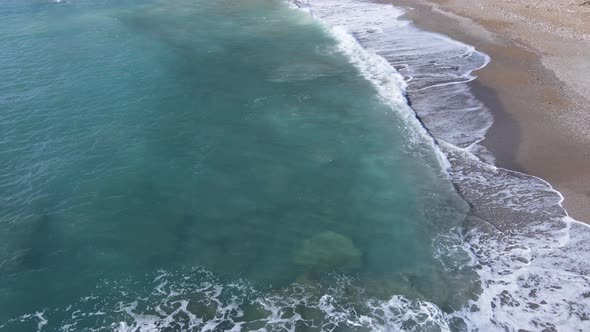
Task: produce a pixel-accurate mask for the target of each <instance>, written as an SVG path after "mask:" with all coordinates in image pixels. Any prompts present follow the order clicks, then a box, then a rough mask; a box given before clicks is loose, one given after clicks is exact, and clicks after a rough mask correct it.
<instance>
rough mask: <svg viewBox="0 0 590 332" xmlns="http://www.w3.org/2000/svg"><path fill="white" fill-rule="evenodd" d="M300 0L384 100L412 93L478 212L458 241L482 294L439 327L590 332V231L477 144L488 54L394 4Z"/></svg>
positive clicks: (483, 118)
mask: <svg viewBox="0 0 590 332" xmlns="http://www.w3.org/2000/svg"><path fill="white" fill-rule="evenodd" d="M296 3H297V4H298V5H299V6H300V7H305V8H306V11H307V12H309V13H311V14H312V15H314V16H315V17H316V18H317V19H319V20H320V21H322V22H323V23H324V24H326V25H327V26H329V27H331V29H332V31H333V33H334V35H335V36H336V37H337V38H338V39H339V41H340V43H341V45H342V46H343V47H342V49H341V51H342V52H343V53H345V54H347V55H348V56H349V57H350V59H351V62H352V63H353V64H355V66H357V68H359V70H360V72H361V73H362V74H363V75H364V76H365V77H366V78H367V79H369V80H370V81H371V82H373V83H374V84H375V85H376V86H377V89H378V91H379V93H380V94H381V96H383V97H385V98H390V100H391V101H392V102H393V103H395V104H396V106H398V105H399V103H400V98H401V97H403V92H404V90H405V91H406V92H407V97H408V98H409V101H411V104H412V108H413V109H414V110H415V111H416V112H417V114H418V116H419V117H420V119H421V121H422V123H423V124H424V125H425V127H426V128H427V129H428V131H429V132H430V134H432V135H433V136H434V137H435V138H436V139H437V141H438V143H439V144H440V147H441V150H442V151H443V152H444V155H445V156H446V157H445V158H444V159H448V161H449V164H448V170H449V176H450V178H451V179H452V182H453V183H454V184H455V186H456V187H457V189H458V191H459V192H460V194H461V195H462V196H463V197H464V198H465V200H466V201H467V202H469V203H470V204H471V205H472V206H473V209H472V215H471V216H470V217H469V219H468V222H467V225H466V227H465V230H464V232H465V235H464V236H463V237H461V239H460V242H458V243H459V245H460V246H464V247H466V248H467V249H468V250H470V251H471V252H472V253H473V258H474V260H476V261H477V264H478V266H479V270H478V273H479V275H480V277H481V281H482V292H481V294H480V296H479V297H478V299H477V301H472V302H471V303H470V305H469V306H467V307H466V308H465V309H463V310H458V311H457V312H455V313H452V314H448V315H446V316H445V320H444V321H443V322H438V324H437V325H438V326H439V328H441V329H443V330H444V329H447V328H448V324H447V322H450V321H451V320H453V319H454V318H460V319H461V321H462V322H463V323H464V324H465V328H466V329H468V330H480V331H493V330H499V331H517V330H521V329H522V330H527V331H533V330H547V331H553V330H555V329H558V330H568V331H587V330H590V313H589V312H590V279H589V277H588V276H589V274H590V267H589V265H588V264H587V260H588V258H590V244H588V243H589V242H590V241H588V239H590V227H588V225H586V224H583V223H579V222H577V221H575V220H573V219H571V218H570V217H569V216H568V215H567V213H566V211H565V210H564V209H563V208H562V206H561V203H562V201H563V197H562V196H561V194H560V193H559V192H557V191H555V190H554V189H553V188H552V187H551V186H550V185H549V184H548V183H547V182H545V181H543V180H542V179H539V178H536V177H533V176H528V175H525V174H522V173H518V172H513V171H509V170H505V169H501V168H497V167H495V166H493V163H494V157H493V156H492V155H491V153H489V151H487V150H486V149H485V148H484V147H483V146H481V145H479V144H478V143H479V142H480V141H482V140H483V139H484V138H485V135H486V133H487V131H488V129H489V128H490V127H491V125H492V123H493V117H492V115H491V113H490V112H489V111H488V110H487V109H486V107H485V105H483V103H481V102H480V101H479V100H477V99H476V98H475V97H474V96H473V94H472V92H471V89H470V86H469V85H468V84H466V83H468V82H470V81H472V80H474V79H475V78H476V76H475V75H473V72H474V71H475V70H478V69H481V68H483V67H484V66H486V65H487V64H488V63H489V57H488V56H487V55H485V54H483V53H480V52H478V51H476V50H475V49H474V48H473V47H472V46H470V45H465V44H463V43H460V42H458V41H455V40H452V39H450V38H448V37H446V36H442V35H440V34H435V33H430V32H426V31H422V30H420V29H417V28H416V27H414V26H413V25H412V24H411V22H409V21H405V20H400V19H399V17H400V16H401V15H402V14H403V13H404V10H403V9H400V8H397V7H394V6H392V5H390V4H382V3H374V2H366V1H355V0H338V1H334V0H305V1H297V2H296ZM351 40H355V41H356V42H357V45H359V46H362V47H363V48H364V49H365V52H366V53H364V52H363V51H360V50H358V48H357V47H356V46H353V45H352V44H353V43H352V42H351ZM367 53H368V54H367ZM393 68H396V69H397V70H398V71H395V70H394V69H393ZM379 71H380V72H379ZM400 74H401V75H403V76H404V78H405V81H404V82H401V80H400V77H401V76H400ZM382 75H385V76H389V78H382V77H383V76H382ZM395 84H397V85H398V86H397V87H394V86H392V85H395ZM398 109H400V110H405V109H404V108H403V107H402V108H398ZM407 118H409V117H407ZM439 240H440V239H439ZM442 240H445V241H448V240H449V239H442ZM453 243H455V244H453ZM456 245H457V242H456V241H454V242H453V241H451V242H450V243H445V244H444V245H442V246H440V248H448V249H449V250H452V248H453V246H456ZM450 263H451V264H462V263H461V262H450ZM470 264H473V262H471V263H470ZM392 326H393V325H392ZM390 328H391V326H390Z"/></svg>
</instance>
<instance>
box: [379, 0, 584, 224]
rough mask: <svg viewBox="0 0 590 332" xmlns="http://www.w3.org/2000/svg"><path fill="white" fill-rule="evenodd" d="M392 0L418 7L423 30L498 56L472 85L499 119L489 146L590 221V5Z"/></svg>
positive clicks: (411, 15) (412, 14)
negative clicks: (552, 190)
mask: <svg viewBox="0 0 590 332" xmlns="http://www.w3.org/2000/svg"><path fill="white" fill-rule="evenodd" d="M389 1H393V3H394V4H396V5H401V6H406V7H412V8H414V10H411V11H409V12H408V13H407V14H406V17H407V18H408V19H411V20H413V21H414V23H415V24H416V25H417V26H418V27H421V28H423V29H426V30H429V31H434V32H439V33H442V34H445V35H448V36H450V37H452V38H454V39H456V40H459V41H462V42H464V43H467V44H471V45H474V46H475V47H476V48H477V49H478V50H480V51H483V52H485V53H487V54H488V55H489V56H490V57H491V63H490V64H489V65H488V66H487V67H485V68H484V69H482V70H480V71H478V72H476V75H477V76H478V79H477V80H475V81H473V82H471V87H472V89H473V91H474V93H475V95H476V96H477V97H478V98H479V99H480V100H481V101H483V102H484V103H485V104H486V106H487V107H488V108H489V109H490V110H491V111H492V112H493V114H494V118H495V122H494V125H493V126H492V128H491V129H490V131H489V132H488V134H487V136H486V140H485V141H483V142H482V144H483V145H484V146H486V147H487V148H488V149H489V150H490V151H492V152H493V153H494V155H495V157H496V159H497V165H498V166H500V167H504V168H508V169H513V170H517V171H521V172H524V173H527V174H531V175H534V176H538V177H540V178H542V179H544V180H547V181H548V182H549V183H551V185H552V186H553V187H554V188H555V189H557V190H558V191H560V192H561V193H562V194H563V195H564V197H565V201H564V206H565V208H566V209H567V210H568V212H569V214H570V215H571V216H572V217H573V218H575V219H577V220H579V221H585V222H590V20H588V17H590V5H589V6H585V5H584V6H580V5H579V4H578V3H577V2H580V3H581V1H577V2H575V1H573V2H572V1H562V0H557V1H554V2H549V1H547V2H546V3H544V2H540V3H539V1H533V0H524V1H518V2H514V1H506V0H485V1H479V2H477V3H473V2H472V1H469V0H437V1H408V0H389ZM572 3H573V4H572ZM584 17H585V18H586V19H584Z"/></svg>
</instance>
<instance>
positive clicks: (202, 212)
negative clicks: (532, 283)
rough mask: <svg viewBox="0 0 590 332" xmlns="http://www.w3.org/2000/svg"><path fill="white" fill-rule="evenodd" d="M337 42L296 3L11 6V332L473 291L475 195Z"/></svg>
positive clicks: (0, 205)
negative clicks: (469, 251)
mask: <svg viewBox="0 0 590 332" xmlns="http://www.w3.org/2000/svg"><path fill="white" fill-rule="evenodd" d="M338 43H339V42H338V40H337V39H336V38H335V37H334V36H333V35H332V34H331V33H330V32H329V30H328V29H327V28H325V27H323V26H322V25H321V24H320V23H318V22H315V21H314V20H313V19H312V18H311V17H309V15H307V14H306V13H304V12H301V11H299V10H296V9H293V8H291V7H290V6H289V5H288V4H287V3H284V2H281V1H278V0H247V1H228V0H218V1H202V0H192V1H187V0H169V1H147V0H146V1H140V0H128V1H109V0H106V1H105V0H100V1H99V0H83V1H77V0H76V1H64V2H60V3H54V2H49V1H27V0H18V1H13V0H8V1H3V2H2V3H0V50H2V51H1V52H0V160H1V161H2V162H1V163H0V330H6V331H30V330H35V328H39V329H40V330H44V331H55V330H58V329H59V328H62V330H63V331H68V328H69V329H70V330H71V331H78V330H92V329H94V330H101V328H102V330H105V331H108V330H113V329H116V328H119V329H120V330H121V331H127V330H128V331H131V330H133V329H134V328H135V330H133V331H148V330H149V329H147V327H146V328H145V329H141V328H142V327H141V326H142V325H141V324H143V323H142V322H143V321H142V320H141V319H142V317H143V318H145V317H148V318H145V320H146V321H149V322H150V323H149V324H154V326H157V327H159V328H160V329H162V330H166V328H165V327H166V326H168V328H169V330H171V331H172V330H178V329H181V328H184V329H190V328H194V329H203V328H204V327H205V326H207V322H212V323H211V324H218V326H217V329H219V330H222V329H228V328H231V327H236V326H238V325H240V324H242V325H243V324H250V323H252V322H256V324H259V325H261V326H266V328H267V329H271V327H272V326H275V327H276V326H287V325H285V324H287V323H285V322H283V321H280V319H278V320H277V319H276V317H274V316H272V315H271V312H272V310H270V309H269V308H270V307H269V306H267V307H265V305H263V303H266V304H267V305H268V303H270V302H264V301H262V300H260V299H268V298H270V297H272V296H278V298H280V300H277V303H275V305H276V307H279V308H282V309H281V310H283V313H286V312H288V313H287V314H286V315H290V316H289V317H291V318H293V317H295V316H296V315H295V312H296V313H298V314H300V316H302V317H304V318H305V319H303V318H302V319H301V320H297V319H292V321H291V322H290V323H289V324H292V325H289V326H298V328H303V327H304V326H305V327H307V328H309V329H310V330H319V329H321V328H322V326H323V325H322V324H324V323H325V322H327V321H331V318H330V315H332V314H331V313H327V311H326V310H324V309H321V308H323V307H322V305H325V303H323V304H322V302H321V301H326V298H325V296H328V295H329V297H330V298H331V299H333V300H334V301H336V302H338V303H340V304H341V306H342V307H343V308H348V309H350V308H353V309H354V310H353V311H354V312H355V313H359V314H358V315H357V316H356V318H351V320H350V322H346V321H343V322H342V325H341V326H348V327H350V328H352V327H353V325H354V324H352V323H351V322H357V323H358V322H360V320H359V317H360V313H363V312H364V314H366V315H367V316H370V317H376V318H375V321H376V322H377V321H380V319H381V318H379V317H380V315H381V316H382V313H381V312H378V311H375V310H374V309H371V308H370V307H367V301H377V302H375V303H380V304H379V305H382V304H383V303H387V302H386V301H388V300H390V299H392V298H393V299H396V301H398V302H399V303H402V304H403V303H405V302H404V301H407V305H408V307H407V308H406V309H400V310H402V311H400V312H398V314H399V315H400V316H401V313H403V312H404V311H403V310H406V311H412V310H415V311H416V312H417V313H419V312H421V310H422V309H423V308H421V307H420V305H417V303H419V302H416V301H425V303H426V302H427V303H428V304H432V305H435V306H437V307H438V308H441V309H442V310H443V311H449V310H452V308H453V307H456V306H460V305H462V304H464V302H465V299H466V298H467V297H469V296H471V294H472V292H473V288H474V287H475V286H474V284H475V283H474V282H472V281H473V280H472V279H473V272H472V271H471V269H470V268H467V267H464V266H463V265H462V264H445V262H449V261H453V262H455V263H456V262H463V261H467V260H468V258H467V257H466V254H465V253H464V252H462V251H461V250H454V251H453V250H449V248H455V249H457V248H456V245H457V244H456V243H454V242H453V241H454V237H453V236H454V235H453V234H455V233H456V232H455V230H456V228H457V227H460V225H461V222H462V221H463V220H464V217H465V214H466V213H467V210H468V207H467V205H466V204H465V203H464V202H463V201H462V200H461V199H460V198H459V196H458V195H457V194H456V193H455V191H454V189H453V187H452V186H451V184H450V182H449V181H448V179H447V177H446V175H445V172H444V169H443V167H442V166H441V163H440V161H439V157H438V156H437V153H436V151H435V147H434V145H433V144H432V142H431V140H430V139H429V138H428V137H427V136H426V135H425V134H424V133H423V132H422V131H421V129H420V127H419V126H418V125H417V123H414V122H415V119H413V118H412V117H408V116H407V112H408V111H411V110H409V108H407V107H405V106H404V105H397V106H396V104H395V103H389V102H387V101H385V100H383V98H382V97H380V96H379V94H378V93H377V90H376V88H375V86H373V84H372V83H371V82H369V81H368V80H366V79H365V78H364V77H363V76H362V74H361V73H360V72H359V70H358V69H357V68H356V67H355V66H354V65H353V64H352V63H351V60H350V58H348V57H347V56H346V55H345V54H343V53H342V52H339V51H338ZM400 94H401V90H400ZM451 265H452V266H453V268H450V266H451ZM162 280H166V282H165V283H163V282H162ZM207 285H209V286H208V287H209V288H206V287H207ZM159 286H161V287H159ZM203 287H205V288H203ZM215 287H220V288H222V289H224V290H223V291H220V293H215V291H216V289H217V288H215ZM299 287H300V288H299ZM347 287H348V288H347ZM353 290H354V291H353ZM211 292H213V293H211ZM306 293H308V294H306ZM351 294H354V295H351ZM324 295H325V296H324ZM297 296H303V297H304V298H306V299H308V300H306V301H307V302H305V301H303V302H301V301H300V302H297V301H295V300H294V299H300V298H298V297H297ZM137 299H140V300H139V303H137V301H136V300H137ZM211 299H216V300H218V301H219V302H216V301H212V300H211ZM236 299H238V300H239V301H238V300H236ZM322 299H323V300H322ZM175 301H176V302H175ZM232 301H234V302H235V301H237V302H235V303H237V304H236V308H238V309H232V310H234V311H232V310H226V311H224V310H225V309H223V308H225V306H228V305H229V304H232V303H234V302H232ZM289 301H291V302H289ZM293 301H295V302H297V303H296V304H294V303H295V302H293ZM379 301H385V302H383V303H382V302H379ZM400 301H401V302H400ZM271 302H272V301H271ZM390 302H391V301H390ZM398 302H395V303H398ZM179 303H180V304H179ZM186 303H188V307H187V308H184V309H182V308H181V309H182V310H180V311H182V314H178V315H180V316H175V315H176V314H174V313H173V312H174V310H176V309H178V308H179V306H180V307H182V305H183V304H186ZM203 303H205V304H206V305H204V304H203ZM228 303H229V304H228ZM134 304H135V307H133V305H134ZM158 304H160V305H161V306H164V307H166V306H168V307H169V309H162V310H163V311H162V312H159V311H158V310H157V308H158V307H157V306H158ZM396 305H397V304H396ZM402 307H403V306H402ZM129 308H132V309H129ZM133 308H134V309H133ZM285 308H291V309H289V310H291V311H289V310H287V309H285ZM311 308H313V309H311ZM160 309H161V308H160ZM77 310H78V312H77V313H74V312H76V311H77ZM240 310H242V311H245V312H246V313H245V314H244V312H242V315H239V314H238V313H239V311H240ZM301 310H303V311H305V310H308V311H309V310H316V311H317V312H316V313H315V314H313V315H312V317H311V318H309V317H307V316H305V314H304V313H302V311H301ZM252 311H255V312H256V313H255V314H253V313H252ZM171 312H172V313H171ZM84 313H85V314H84ZM97 313H98V314H97ZM189 313H190V314H193V315H194V317H196V318H194V317H192V316H190V314H189ZM346 313H347V314H350V313H351V311H346ZM139 314H142V315H145V317H144V316H141V317H140V316H138V315H139ZM307 314H308V316H309V315H311V314H309V312H308V313H307ZM271 316H272V317H271ZM279 316H281V315H279ZM353 316H354V315H353V314H351V317H353ZM253 317H255V318H253ZM256 317H257V318H256ZM167 318H171V319H172V323H171V322H169V321H166V319H167ZM199 319H200V321H199ZM355 319H356V320H355ZM404 319H406V318H403V319H402V318H400V320H401V321H402V323H404V322H405V323H406V324H413V323H411V322H410V323H407V322H406V321H404ZM383 320H384V319H381V321H383ZM406 320H407V319H406ZM413 320H414V321H418V320H419V319H418V318H413ZM3 322H4V323H3ZM175 322H176V323H175ZM236 322H238V324H237V323H236ZM239 322H242V323H239ZM244 322H245V323H244ZM262 322H264V324H268V325H264V324H262ZM310 322H312V323H310ZM67 324H70V325H67ZM146 324H147V323H146ZM166 324H168V325H166ZM174 324H177V325H174ZM182 324H184V325H182ZM191 324H192V325H191ZM199 324H200V325H199ZM219 324H221V325H219ZM223 324H225V325H223ZM236 324H237V325H236ZM252 324H254V323H252ZM273 324H274V325H273ZM297 324H299V325H297ZM359 324H360V323H359ZM371 324H373V323H371ZM375 324H377V323H375ZM400 324H401V323H400ZM433 324H434V325H436V322H435V323H433ZM361 325H362V324H361ZM146 326H147V325H146ZM191 326H192V327H191ZM212 326H213V325H212ZM367 326H372V327H373V328H374V327H375V326H376V325H370V324H369V325H367V324H365V327H367ZM357 327H358V326H357ZM242 328H243V329H246V330H247V329H254V328H260V326H253V325H252V326H248V325H243V326H242ZM359 328H360V327H359Z"/></svg>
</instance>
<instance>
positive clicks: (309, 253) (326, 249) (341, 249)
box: [293, 231, 361, 273]
mask: <svg viewBox="0 0 590 332" xmlns="http://www.w3.org/2000/svg"><path fill="white" fill-rule="evenodd" d="M293 257H294V260H295V263H297V264H298V265H301V266H302V267H304V268H305V269H306V270H308V271H309V272H313V273H319V272H328V271H346V270H351V269H355V268H358V267H360V266H361V251H360V250H359V249H358V248H357V247H356V246H355V245H354V243H353V242H352V240H351V239H349V238H347V237H345V236H344V235H341V234H338V233H334V232H331V231H328V232H323V233H321V234H318V235H316V236H314V237H312V238H310V239H307V240H305V241H303V243H302V244H301V246H300V247H299V248H298V249H297V250H295V252H294V255H293Z"/></svg>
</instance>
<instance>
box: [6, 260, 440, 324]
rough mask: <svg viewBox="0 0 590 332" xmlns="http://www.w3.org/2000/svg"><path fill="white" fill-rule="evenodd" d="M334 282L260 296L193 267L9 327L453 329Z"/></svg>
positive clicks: (436, 311)
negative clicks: (23, 325)
mask: <svg viewBox="0 0 590 332" xmlns="http://www.w3.org/2000/svg"><path fill="white" fill-rule="evenodd" d="M161 272H162V271H161ZM150 279H151V280H152V281H149V280H150ZM330 284H331V286H330V287H329V288H325V287H323V286H321V285H320V284H305V285H304V284H293V285H291V286H289V287H286V288H282V289H280V290H271V291H261V290H257V289H255V288H254V287H253V286H252V285H251V284H250V283H248V282H247V281H244V280H235V281H230V282H227V281H226V282H222V281H220V280H218V279H217V278H216V277H215V276H214V275H213V274H212V273H210V272H208V271H206V270H202V269H199V268H195V269H191V270H189V271H183V272H165V273H161V274H160V275H158V276H156V278H155V279H154V278H153V277H151V278H148V280H147V281H142V282H138V280H129V281H118V282H106V283H105V284H103V285H100V286H99V287H98V288H97V290H96V295H97V296H92V297H88V298H83V299H80V300H79V301H77V302H75V303H71V304H69V305H68V306H67V307H66V308H65V309H64V308H52V309H51V310H47V317H48V318H47V319H45V318H44V316H43V315H44V314H45V312H43V313H35V314H28V315H23V316H21V317H18V318H15V319H13V320H11V321H8V322H6V323H5V325H4V327H6V328H9V329H10V328H12V327H14V326H19V324H22V323H25V324H27V323H36V322H38V321H39V319H42V320H41V322H42V323H39V330H41V329H42V328H43V327H44V325H45V324H47V322H48V321H51V322H52V325H51V328H53V329H56V330H59V331H82V330H83V331H106V330H110V331H116V332H148V331H150V332H151V331H299V330H301V329H313V330H318V331H334V330H335V329H336V328H338V327H339V328H348V329H352V330H354V329H359V328H360V329H363V330H373V331H391V330H415V331H424V330H428V331H430V330H437V331H450V330H451V329H450V327H449V324H448V322H447V319H446V315H445V314H444V313H443V312H442V311H441V310H440V308H438V307H437V306H436V305H434V304H432V303H430V302H427V301H420V300H410V299H407V298H405V297H403V296H399V295H396V296H393V297H392V298H390V299H389V300H379V299H374V298H370V297H366V296H364V293H363V289H360V288H358V287H356V286H354V285H353V283H352V282H351V280H350V279H348V278H345V277H335V280H333V282H331V283H330ZM138 285H141V288H139V289H138V288H137V286H138ZM105 312H106V313H107V314H106V315H105Z"/></svg>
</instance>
